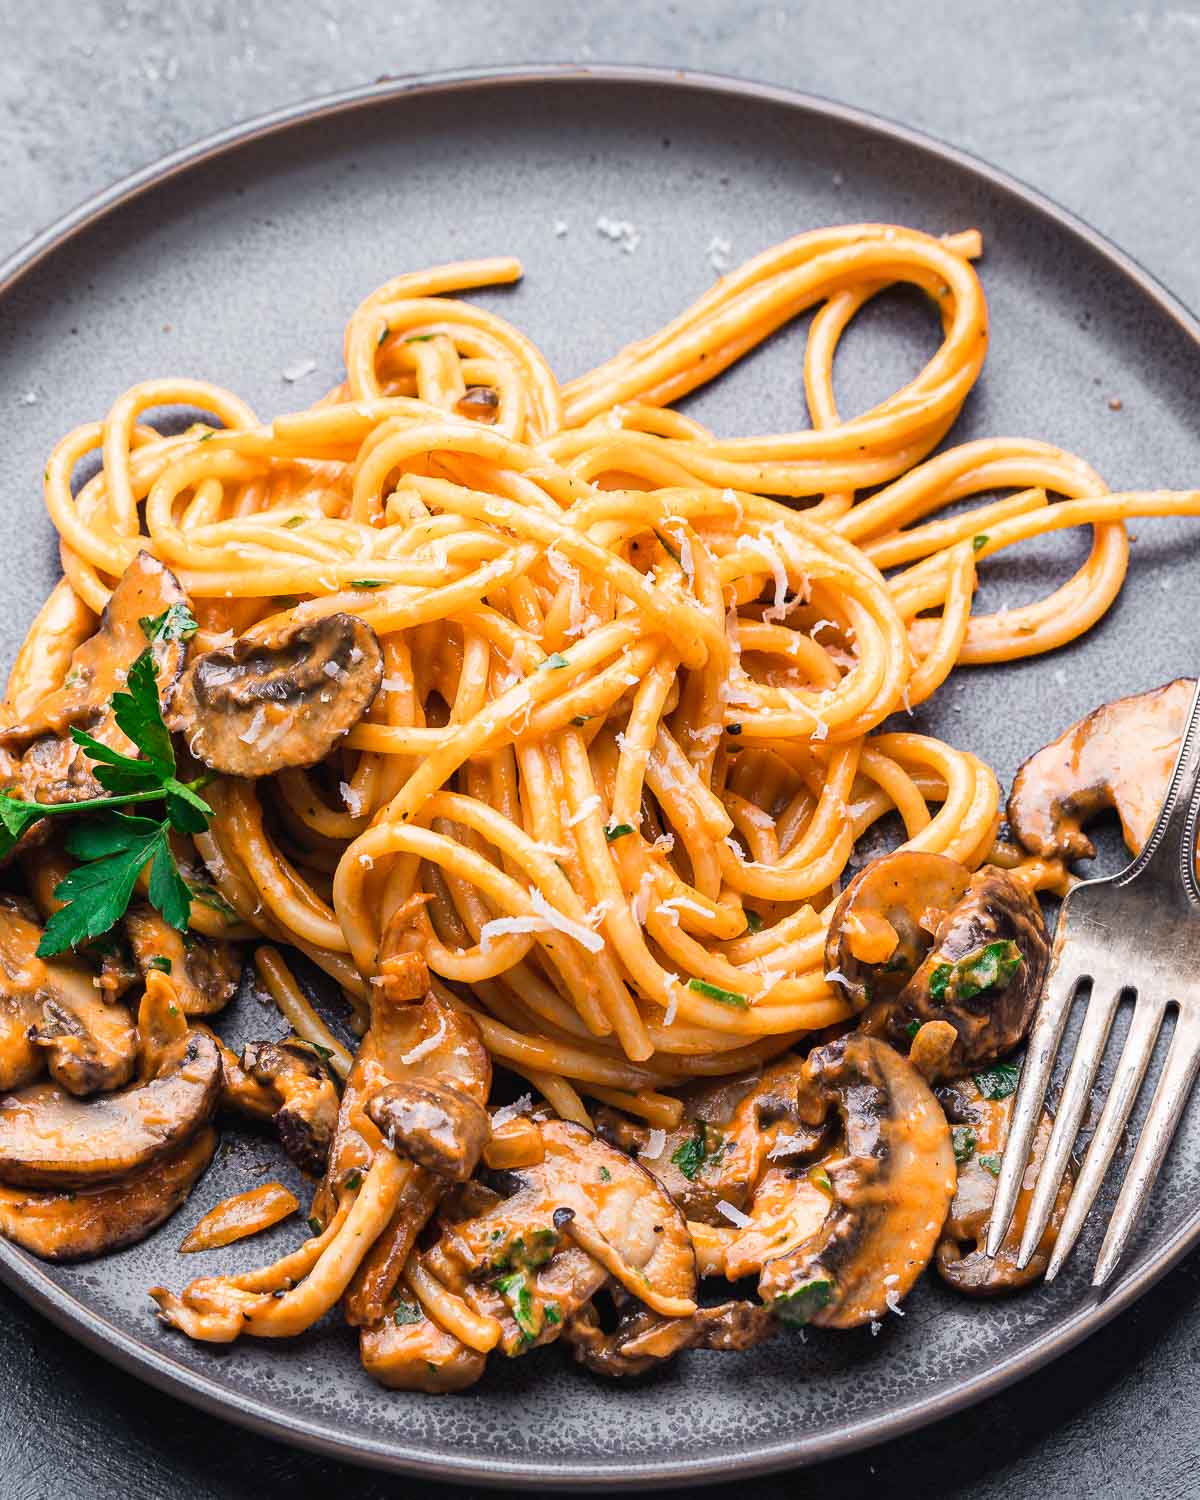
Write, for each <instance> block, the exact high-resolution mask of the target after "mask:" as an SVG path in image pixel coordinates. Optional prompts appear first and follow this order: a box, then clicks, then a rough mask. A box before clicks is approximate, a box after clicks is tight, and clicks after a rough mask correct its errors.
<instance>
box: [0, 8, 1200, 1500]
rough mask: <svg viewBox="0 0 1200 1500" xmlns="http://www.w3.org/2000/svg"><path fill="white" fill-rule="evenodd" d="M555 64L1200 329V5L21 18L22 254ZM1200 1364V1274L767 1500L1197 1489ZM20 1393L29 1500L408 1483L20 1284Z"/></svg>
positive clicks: (16, 35)
mask: <svg viewBox="0 0 1200 1500" xmlns="http://www.w3.org/2000/svg"><path fill="white" fill-rule="evenodd" d="M547 60H555V61H557V60H562V61H573V62H579V61H621V62H643V63H658V64H668V65H672V66H685V67H691V68H707V69H710V70H716V71H722V72H728V73H735V74H741V75H744V76H748V77H754V78H760V79H765V80H769V81H771V82H776V83H781V84H788V85H791V86H794V87H797V88H801V89H805V90H809V91H812V92H814V93H818V94H825V95H828V96H830V97H832V98H837V99H843V100H846V101H849V102H851V103H854V104H858V105H862V106H865V107H866V108H869V109H873V110H876V111H877V112H879V113H881V114H884V115H889V116H892V117H895V118H897V119H903V120H905V121H907V122H908V123H910V124H912V125H915V126H919V127H922V128H924V129H926V130H928V131H931V132H932V133H933V134H935V135H938V136H941V137H943V138H944V139H946V140H950V141H953V142H955V143H956V144H957V145H960V146H963V147H965V148H967V149H968V150H971V151H974V152H976V153H978V154H979V155H980V156H982V157H984V158H986V159H988V160H990V161H992V162H995V163H996V164H997V165H999V166H1001V167H1004V168H1007V169H1008V170H1009V171H1011V172H1013V173H1015V174H1016V175H1017V176H1018V177H1021V178H1024V179H1025V180H1026V181H1028V182H1030V183H1033V184H1034V185H1035V186H1037V187H1039V188H1041V189H1042V190H1043V191H1045V192H1047V193H1049V194H1050V195H1051V196H1052V197H1054V198H1057V199H1058V200H1059V201H1060V202H1062V203H1064V204H1066V205H1067V206H1068V207H1070V208H1072V209H1074V210H1075V211H1077V212H1078V213H1080V214H1082V215H1083V216H1084V217H1085V218H1087V219H1089V220H1090V221H1091V222H1092V223H1093V224H1095V225H1096V226H1097V227H1098V228H1100V229H1101V230H1103V231H1104V232H1105V233H1107V234H1108V235H1110V236H1111V237H1112V238H1113V239H1114V240H1116V242H1117V243H1118V244H1120V245H1121V246H1122V247H1123V248H1125V249H1126V250H1128V251H1130V252H1131V253H1132V254H1133V255H1135V256H1136V257H1137V258H1138V259H1139V260H1141V261H1142V263H1143V264H1144V265H1146V266H1147V267H1148V268H1149V269H1150V270H1151V271H1153V272H1154V273H1155V274H1157V275H1158V276H1159V277H1160V278H1161V279H1162V280H1163V281H1164V282H1165V283H1166V284H1167V285H1169V286H1170V287H1171V288H1172V290H1174V291H1175V292H1176V293H1177V294H1178V295H1179V296H1181V297H1182V298H1183V299H1184V301H1185V302H1188V303H1189V304H1190V305H1192V306H1200V259H1198V258H1197V257H1196V255H1195V251H1194V247H1195V245H1196V243H1197V240H1198V238H1200V179H1198V177H1197V173H1196V170H1195V154H1194V142H1195V140H1196V138H1197V133H1198V131H1200V93H1198V91H1197V89H1196V87H1195V83H1196V79H1197V77H1200V5H1196V4H1192V3H1177V4H1174V5H1170V4H1148V5H1142V6H1132V5H1122V4H1116V3H1099V0H1092V3H1090V4H1088V3H1084V0H1058V3H1057V4H1055V5H1045V4H1043V3H1041V0H1009V3H1007V4H994V3H993V4H988V5H980V4H977V3H974V0H958V3H939V0H922V3H916V0H871V3H869V4H857V5H856V4H854V3H853V0H820V3H815V0H814V3H807V4H791V5H786V4H762V3H756V0H737V3H732V0H731V3H724V4H723V3H720V0H680V3H677V4H674V3H666V4H664V3H662V0H656V3H652V4H643V3H634V0H588V3H586V4H581V3H577V0H558V3H557V4H555V5H549V4H539V3H537V0H508V3H507V4H506V5H499V4H494V3H493V4H487V3H481V0H455V3H454V4H453V5H447V4H444V3H442V4H439V3H435V0H417V3H411V0H410V3H402V0H393V3H384V0H357V3H356V4H354V5H349V4H344V3H341V0H325V3H322V4H319V5H318V4H312V3H310V4H305V5H288V6H286V7H285V6H283V5H278V4H275V5H272V4H269V3H265V0H191V3H188V4H186V5H184V4H179V3H174V0H124V3H95V0H38V3H37V4H30V3H27V0H26V3H20V0H7V3H5V4H0V122H2V124H0V146H2V148H3V149H2V151H0V257H2V256H3V255H5V254H7V253H8V252H9V251H11V250H13V249H15V248H16V247H17V246H18V245H19V244H20V243H21V242H22V241H23V240H25V239H26V238H28V237H29V236H30V235H32V234H33V233H34V232H35V231H36V230H38V229H40V228H42V227H43V226H44V225H46V224H47V223H48V222H49V221H51V220H52V219H54V218H55V217H56V216H57V215H58V214H60V213H61V212H63V211H64V210H65V209H67V208H69V207H71V206H72V205H73V204H74V203H76V202H77V201H78V200H80V199H81V198H84V197H86V196H88V195H89V194H91V193H93V192H95V191H96V190H97V189H99V188H102V187H104V186H106V185H107V184H108V183H109V182H110V181H112V180H113V179H114V178H117V177H120V176H122V175H124V174H125V173H127V172H129V171H131V170H133V169H134V168H136V167H139V166H141V165H143V164H144V163H147V162H149V161H152V160H153V159H154V158H156V157H157V156H159V155H161V154H162V153H163V152H165V151H168V150H170V149H171V148H173V147H175V146H179V145H183V144H185V143H186V142H188V141H189V140H191V139H192V138H193V137H195V136H198V135H201V134H204V133H207V132H209V131H211V130H214V129H216V128H218V127H220V126H224V125H227V124H229V123H232V122H234V121H237V120H240V119H243V118H245V117H247V116H249V115H253V114H257V113H260V112H261V111H263V110H266V109H270V108H273V107H275V106H276V105H280V104H285V103H289V102H291V101H293V100H296V99H300V98H303V97H305V96H307V95H312V94H318V93H322V92H325V91H328V90H333V89H339V88H344V87H347V86H350V85H353V84H358V83H362V82H367V81H370V80H371V79H373V78H376V77H378V76H379V75H380V74H384V73H388V74H400V73H417V72H421V71H426V70H432V69H443V68H451V67H469V66H471V65H479V64H489V65H491V64H500V63H521V62H534V61H547ZM1197 1351H1200V1259H1198V1258H1196V1257H1193V1259H1192V1260H1191V1261H1189V1262H1187V1263H1185V1264H1184V1265H1183V1266H1182V1267H1181V1268H1180V1269H1178V1270H1177V1271H1176V1272H1175V1273H1174V1274H1173V1275H1171V1276H1170V1277H1169V1278H1168V1279H1167V1280H1166V1281H1164V1282H1163V1283H1161V1284H1160V1285H1159V1286H1158V1287H1157V1288H1156V1289H1155V1290H1154V1291H1153V1292H1152V1293H1151V1294H1150V1295H1149V1296H1147V1297H1146V1298H1145V1299H1144V1300H1143V1301H1142V1302H1141V1303H1140V1304H1138V1306H1137V1307H1136V1308H1135V1309H1133V1310H1132V1311H1131V1312H1129V1313H1127V1314H1126V1315H1125V1316H1124V1317H1123V1318H1121V1319H1119V1320H1118V1321H1117V1322H1116V1323H1115V1324H1113V1325H1111V1326H1110V1327H1109V1328H1107V1329H1106V1330H1104V1331H1103V1332H1101V1333H1100V1334H1098V1335H1096V1336H1095V1337H1094V1338H1092V1339H1091V1340H1090V1341H1089V1342H1088V1343H1087V1344H1085V1345H1084V1346H1083V1347H1082V1348H1081V1349H1078V1350H1076V1351H1075V1352H1074V1354H1072V1355H1069V1356H1068V1357H1067V1358H1065V1359H1062V1360H1060V1361H1058V1362H1057V1363H1056V1364H1054V1365H1052V1366H1051V1367H1050V1368H1048V1369H1046V1370H1044V1371H1042V1372H1041V1373H1040V1374H1039V1375H1037V1376H1035V1377H1034V1378H1033V1379H1032V1380H1030V1381H1028V1382H1027V1383H1026V1384H1025V1385H1023V1386H1021V1387H1019V1388H1018V1389H1016V1390H1013V1391H1011V1392H1009V1393H1008V1394H1007V1395H1004V1396H1001V1397H999V1398H997V1399H995V1400H993V1401H991V1402H989V1403H988V1404H986V1405H984V1406H980V1407H977V1408H976V1409H975V1410H974V1411H972V1412H969V1413H967V1414H965V1415H963V1416H961V1417H958V1418H955V1419H953V1420H951V1421H949V1422H946V1423H943V1424H941V1425H940V1426H937V1427H933V1428H930V1429H926V1431H925V1432H923V1433H920V1434H918V1435H916V1436H915V1437H912V1438H909V1439H907V1440H904V1441H902V1442H899V1443H895V1444H892V1445H891V1446H889V1447H887V1448H882V1449H877V1450H875V1451H874V1452H871V1453H867V1454H864V1455H862V1456H860V1457H858V1458H855V1459H850V1460H847V1461H844V1462H842V1463H839V1464H837V1465H834V1466H826V1467H824V1468H822V1469H817V1470H810V1471H807V1472H806V1473H803V1474H797V1475H795V1476H786V1477H781V1478H779V1479H777V1480H775V1481H759V1482H756V1483H755V1484H754V1492H755V1494H756V1495H759V1496H762V1497H763V1500H774V1497H777V1496H778V1497H783V1496H788V1497H795V1500H803V1497H808V1496H814V1497H815V1496H818V1495H821V1496H825V1495H829V1494H833V1495H837V1496H843V1495H844V1496H860V1495H862V1496H866V1495H877V1494H879V1493H880V1491H881V1489H882V1490H883V1491H884V1492H890V1493H892V1494H896V1493H901V1494H905V1493H910V1492H911V1493H920V1494H922V1495H924V1496H930V1497H934V1496H963V1497H966V1496H970V1497H972V1500H976V1497H977V1500H983V1497H988V1500H1002V1497H1003V1500H1007V1497H1017V1496H1025V1495H1030V1494H1034V1493H1040V1494H1042V1495H1046V1496H1056V1497H1057V1496H1067V1495H1088V1496H1092V1497H1102V1496H1114V1497H1116V1496H1120V1497H1126V1496H1130V1495H1136V1496H1154V1497H1159V1496H1164V1497H1165V1496H1185V1495H1188V1496H1190V1495H1194V1494H1196V1493H1197V1492H1200V1438H1198V1437H1197V1431H1198V1429H1200V1383H1198V1382H1197V1380H1196V1378H1195V1376H1196V1364H1197V1360H1198V1358H1200V1354H1198V1353H1197ZM0 1369H2V1370H3V1377H2V1378H0V1494H3V1496H4V1497H6V1500H43V1497H50V1496H59V1495H71V1496H75V1497H80V1500H90V1497H93V1496H95V1497H98V1500H109V1497H112V1500H115V1497H117V1496H120V1497H122V1500H143V1497H146V1500H151V1497H154V1500H157V1497H159V1496H168V1495H170V1496H187V1497H193V1496H194V1497H204V1500H208V1497H212V1500H217V1497H220V1500H226V1497H235V1496H238V1497H240V1496H251V1495H253V1496H255V1497H256V1500H274V1497H282V1496H284V1495H287V1496H289V1497H294V1496H296V1495H306V1494H309V1493H316V1492H317V1490H318V1488H320V1489H321V1490H322V1491H323V1492H333V1493H335V1494H336V1493H338V1492H344V1491H345V1490H347V1489H349V1488H350V1487H353V1490H354V1493H355V1495H356V1496H357V1497H360V1500H376V1497H382V1496H391V1495H397V1494H401V1493H404V1492H405V1491H406V1490H407V1489H408V1488H409V1487H410V1482H406V1481H404V1480H397V1479H388V1478H384V1477H380V1476H371V1475H367V1474H360V1473H358V1472H357V1471H355V1470H352V1469H348V1468H345V1467H342V1466H339V1465H335V1464H331V1463H326V1462H323V1461H321V1460H319V1459H316V1458H312V1457H310V1456H308V1455H304V1454H299V1453H292V1452H290V1451H289V1450H286V1449H284V1448H281V1447H278V1446H277V1445H275V1444H273V1443H268V1442H264V1441H262V1440H260V1439H258V1438H254V1437H251V1436H249V1435H246V1434H243V1433H240V1432H238V1431H235V1430H234V1429H231V1428H224V1427H222V1426H220V1425H218V1424H216V1423H215V1422H214V1421H213V1420H211V1419H208V1418H203V1417H201V1416H199V1415H198V1414H196V1413H194V1412H192V1411H191V1410H190V1409H189V1408H187V1407H185V1406H182V1405H179V1404H177V1403H176V1402H174V1401H172V1400H169V1399H168V1398H166V1397H164V1396H160V1395H158V1394H156V1393H155V1392H154V1391H152V1390H150V1389H148V1388H147V1387H145V1386H143V1385H141V1384H140V1383H138V1382H137V1381H135V1380H133V1379H131V1378H130V1377H127V1376H125V1375H123V1374H121V1373H120V1372H119V1371H117V1370H114V1369H113V1368H111V1367H110V1366H108V1365H107V1364H105V1363H104V1362H102V1361H100V1360H99V1359H97V1358H95V1357H94V1356H92V1355H90V1354H88V1353H85V1352H84V1351H83V1350H82V1349H80V1348H79V1347H78V1346H76V1345H75V1344H73V1343H72V1342H71V1341H70V1340H69V1339H67V1338H66V1337H64V1336H63V1335H61V1334H59V1333H58V1332H56V1331H55V1330H54V1329H53V1328H51V1327H50V1325H49V1324H47V1323H45V1322H43V1321H42V1320H41V1319H40V1318H39V1317H37V1316H36V1315H35V1314H33V1313H32V1312H30V1311H29V1310H28V1309H27V1308H26V1307H25V1306H24V1304H23V1303H21V1302H19V1301H18V1300H17V1299H16V1298H15V1297H13V1296H11V1295H10V1294H8V1293H7V1292H5V1291H4V1290H3V1289H0ZM421 1489H422V1493H423V1494H432V1493H434V1490H433V1487H431V1486H425V1485H422V1487H421ZM438 1493H440V1494H445V1495H447V1496H450V1495H453V1494H461V1493H464V1492H462V1491H442V1492H438ZM710 1493H713V1494H714V1495H716V1494H718V1493H732V1492H718V1491H711V1492H710Z"/></svg>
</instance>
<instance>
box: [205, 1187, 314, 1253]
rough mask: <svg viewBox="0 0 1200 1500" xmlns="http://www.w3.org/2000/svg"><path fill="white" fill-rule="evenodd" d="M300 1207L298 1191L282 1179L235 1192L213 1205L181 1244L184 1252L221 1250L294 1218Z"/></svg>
mask: <svg viewBox="0 0 1200 1500" xmlns="http://www.w3.org/2000/svg"><path fill="white" fill-rule="evenodd" d="M299 1207H300V1202H299V1199H297V1197H296V1195H295V1193H293V1192H290V1191H289V1190H288V1189H287V1188H285V1187H284V1185H283V1183H282V1182H263V1183H260V1184H259V1186H258V1187H255V1188H250V1189H249V1190H248V1191H247V1192H244V1193H234V1194H233V1196H232V1197H230V1198H225V1199H223V1200H222V1201H221V1202H220V1203H218V1204H217V1206H216V1208H210V1209H209V1211H208V1212H207V1213H206V1214H205V1215H204V1217H203V1218H202V1219H201V1220H200V1222H199V1223H198V1224H197V1225H196V1226H195V1228H193V1229H192V1230H191V1231H190V1233H188V1234H187V1235H185V1236H184V1238H183V1240H182V1242H181V1243H180V1246H179V1253H180V1254H181V1255H195V1254H196V1253H197V1252H198V1251H201V1250H219V1249H220V1248H221V1247H222V1246H223V1245H232V1244H233V1243H234V1241H235V1240H244V1239H247V1238H249V1236H250V1235H252V1234H261V1233H262V1232H263V1230H264V1229H270V1228H272V1227H273V1226H274V1225H276V1224H279V1223H281V1222H282V1220H284V1219H287V1218H290V1217H291V1215H292V1214H294V1213H295V1212H296V1210H297V1209H298V1208H299Z"/></svg>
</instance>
